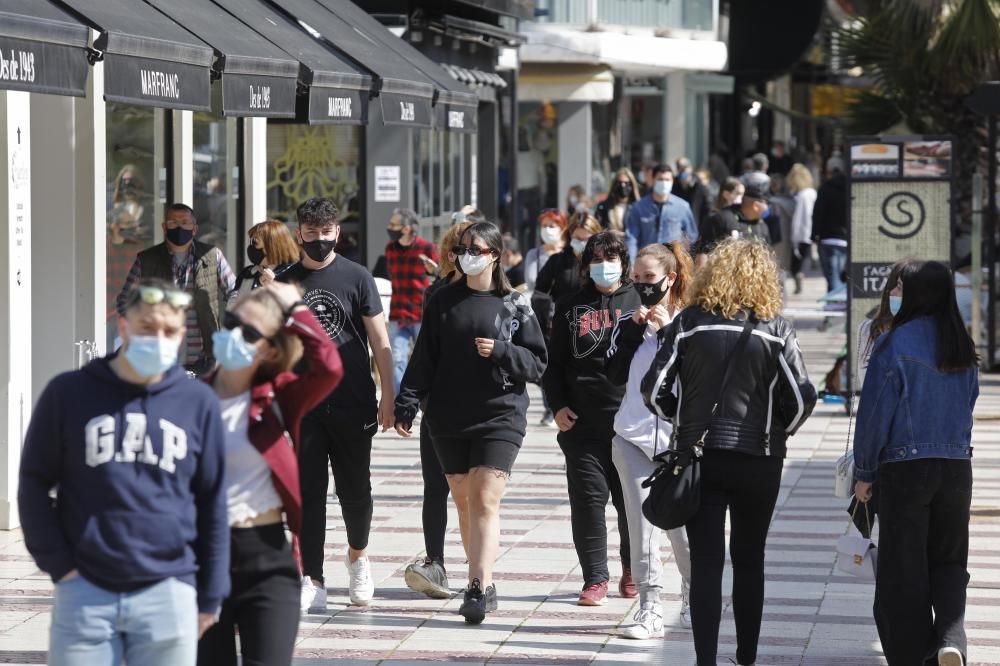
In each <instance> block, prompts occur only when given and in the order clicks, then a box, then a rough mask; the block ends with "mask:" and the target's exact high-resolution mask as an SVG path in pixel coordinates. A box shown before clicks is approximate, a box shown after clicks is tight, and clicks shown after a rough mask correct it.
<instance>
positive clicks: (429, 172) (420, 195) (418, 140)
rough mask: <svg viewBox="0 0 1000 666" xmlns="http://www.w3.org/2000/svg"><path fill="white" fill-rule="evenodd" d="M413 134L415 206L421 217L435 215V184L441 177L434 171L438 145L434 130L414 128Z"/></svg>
mask: <svg viewBox="0 0 1000 666" xmlns="http://www.w3.org/2000/svg"><path fill="white" fill-rule="evenodd" d="M410 133H411V135H412V136H413V208H414V211H416V213H417V215H418V216H420V217H431V216H433V215H434V208H435V202H434V185H435V181H437V180H439V179H440V175H439V174H435V173H434V163H435V160H434V153H435V152H436V150H435V149H436V147H437V146H435V142H434V139H435V138H436V137H435V133H434V130H424V129H421V130H412V131H411V132H410Z"/></svg>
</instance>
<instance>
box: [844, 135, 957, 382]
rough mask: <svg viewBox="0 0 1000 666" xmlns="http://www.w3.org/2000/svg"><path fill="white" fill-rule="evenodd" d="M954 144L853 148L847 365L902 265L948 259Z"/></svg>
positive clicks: (884, 143) (914, 141)
mask: <svg viewBox="0 0 1000 666" xmlns="http://www.w3.org/2000/svg"><path fill="white" fill-rule="evenodd" d="M952 145H953V144H952V141H951V139H950V138H949V137H937V138H935V137H923V136H921V137H879V139H878V140H871V139H855V140H852V141H851V142H850V150H851V154H850V157H851V159H850V166H849V168H848V174H849V176H848V184H849V189H848V191H849V201H850V208H849V215H850V225H849V236H850V239H849V243H848V271H847V272H848V276H849V280H848V317H849V319H848V367H849V369H850V370H851V371H852V372H851V373H850V374H851V375H852V387H853V389H854V390H860V388H861V387H860V386H857V385H855V382H854V381H853V374H854V372H853V371H854V370H855V369H856V368H857V364H856V363H857V362H856V358H855V357H856V356H857V353H858V350H857V346H858V340H857V330H858V327H859V326H860V325H861V323H862V322H863V321H865V319H866V318H867V317H868V316H869V314H871V313H872V311H874V310H875V309H876V308H878V306H879V304H880V301H881V297H882V290H883V289H884V288H885V285H886V280H887V278H888V276H889V273H890V271H891V270H892V266H893V264H895V263H896V262H897V261H899V260H900V259H906V258H915V259H922V260H936V261H942V262H944V263H950V261H951V240H952V238H951V236H952V227H953V210H952V197H953V184H952V179H951V151H952Z"/></svg>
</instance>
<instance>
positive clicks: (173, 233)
mask: <svg viewBox="0 0 1000 666" xmlns="http://www.w3.org/2000/svg"><path fill="white" fill-rule="evenodd" d="M193 238H194V229H185V228H184V227H174V228H173V229H167V240H168V241H170V242H171V243H173V244H174V245H177V246H183V245H187V244H188V243H190V242H191V239H193Z"/></svg>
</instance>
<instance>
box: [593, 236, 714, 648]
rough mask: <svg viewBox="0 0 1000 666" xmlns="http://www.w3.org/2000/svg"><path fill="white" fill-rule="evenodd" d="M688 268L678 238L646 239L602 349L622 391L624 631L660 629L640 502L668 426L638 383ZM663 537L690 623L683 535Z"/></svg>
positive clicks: (657, 565) (678, 301)
mask: <svg viewBox="0 0 1000 666" xmlns="http://www.w3.org/2000/svg"><path fill="white" fill-rule="evenodd" d="M693 275H694V268H693V266H692V264H691V257H690V256H689V255H688V253H687V252H686V251H685V250H684V246H683V244H682V243H680V242H674V243H666V244H663V245H660V244H657V245H647V246H646V247H644V248H643V249H641V250H639V256H638V257H636V260H635V266H633V267H632V277H633V280H634V282H633V283H632V286H633V287H634V288H635V290H636V291H637V292H639V299H640V301H641V305H640V306H639V307H638V308H637V309H636V311H635V314H633V315H632V317H631V318H629V319H626V320H624V321H620V322H619V323H618V326H617V328H616V329H615V331H614V333H613V335H612V342H611V344H612V347H611V349H610V350H609V355H610V356H609V359H608V378H609V379H611V381H612V382H615V383H616V384H624V385H625V397H624V398H623V399H622V404H621V407H619V408H618V413H617V414H616V415H615V422H614V428H615V437H614V439H613V440H612V442H611V460H612V462H613V463H614V465H615V469H616V470H618V476H619V478H620V479H621V484H622V494H623V496H624V498H625V513H626V515H627V516H628V538H629V544H630V546H631V549H630V550H631V556H632V562H631V567H632V577H633V578H634V579H635V585H636V588H637V589H638V592H639V609H638V610H637V611H636V613H635V617H634V624H632V625H631V626H629V627H626V628H625V630H624V633H623V635H624V636H625V638H636V639H647V638H659V637H662V636H663V606H662V605H661V604H660V590H661V589H662V586H661V585H660V571H661V561H660V529H659V528H658V527H655V526H654V525H653V524H652V523H650V522H649V521H648V520H646V518H645V516H643V515H642V503H643V501H644V500H645V499H646V497H647V496H648V495H649V489H648V488H643V487H642V482H643V481H644V480H645V479H646V478H648V477H649V475H650V474H652V473H653V471H654V470H655V469H656V467H657V465H658V463H657V462H656V461H654V460H653V457H654V456H656V455H657V454H658V453H662V452H663V451H665V450H666V449H667V447H668V446H669V443H670V432H671V425H670V423H669V422H668V421H666V420H664V419H661V418H659V417H658V416H656V415H655V414H652V413H650V411H649V410H648V409H647V408H646V405H645V404H643V401H642V392H641V390H640V384H641V383H642V378H643V376H644V375H645V374H646V370H648V369H649V366H650V364H651V363H652V362H653V357H654V356H656V350H657V349H658V348H659V335H658V334H659V332H660V330H662V329H663V328H664V327H666V326H667V325H668V324H669V323H670V322H671V321H673V319H674V317H676V316H677V314H678V313H679V312H680V311H681V310H682V309H683V308H684V306H685V305H686V300H685V292H686V291H687V288H688V285H689V284H690V283H691V279H692V277H693ZM667 538H668V539H670V547H671V548H672V549H673V553H674V561H675V562H676V564H677V569H678V570H679V572H680V574H681V612H680V617H681V624H682V625H683V626H685V627H690V626H691V612H690V609H689V607H688V596H689V595H688V592H689V589H690V582H691V559H690V556H689V554H688V544H687V536H686V535H685V534H684V528H683V527H679V528H676V529H672V530H669V531H667Z"/></svg>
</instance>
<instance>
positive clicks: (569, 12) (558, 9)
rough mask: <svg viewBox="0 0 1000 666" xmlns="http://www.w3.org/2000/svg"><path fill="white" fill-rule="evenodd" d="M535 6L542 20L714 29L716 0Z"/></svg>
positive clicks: (570, 1)
mask: <svg viewBox="0 0 1000 666" xmlns="http://www.w3.org/2000/svg"><path fill="white" fill-rule="evenodd" d="M537 8H538V9H539V10H542V11H541V12H539V14H541V15H540V16H538V18H537V19H536V20H537V21H540V22H543V23H563V24H576V25H588V24H591V23H596V24H598V25H622V26H636V27H644V28H653V29H660V28H674V29H678V30H695V31H714V30H715V25H716V23H715V19H716V13H717V11H718V0H537ZM595 14H596V15H595Z"/></svg>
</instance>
